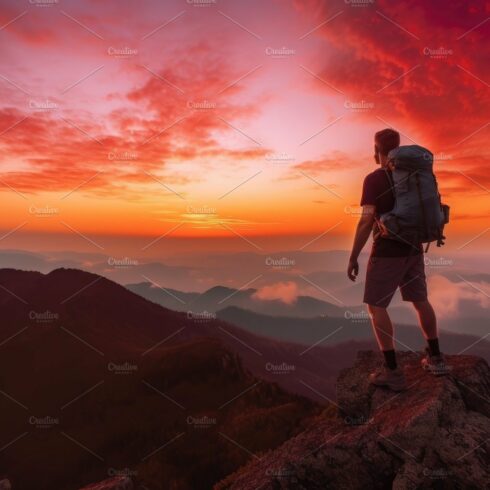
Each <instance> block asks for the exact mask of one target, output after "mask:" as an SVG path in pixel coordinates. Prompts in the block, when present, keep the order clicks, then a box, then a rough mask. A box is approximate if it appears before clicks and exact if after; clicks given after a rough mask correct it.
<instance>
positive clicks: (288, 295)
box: [253, 281, 299, 304]
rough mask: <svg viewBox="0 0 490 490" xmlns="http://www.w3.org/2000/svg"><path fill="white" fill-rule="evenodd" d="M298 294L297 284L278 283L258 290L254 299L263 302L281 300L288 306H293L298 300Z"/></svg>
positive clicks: (288, 282)
mask: <svg viewBox="0 0 490 490" xmlns="http://www.w3.org/2000/svg"><path fill="white" fill-rule="evenodd" d="M298 292H299V291H298V286H297V284H296V283H294V282H292V281H287V282H277V283H275V284H271V285H269V286H264V287H262V288H260V289H258V290H257V292H256V293H254V295H253V298H254V299H258V300H262V301H272V300H279V301H282V302H283V303H286V304H292V303H294V302H295V301H296V299H297V298H298Z"/></svg>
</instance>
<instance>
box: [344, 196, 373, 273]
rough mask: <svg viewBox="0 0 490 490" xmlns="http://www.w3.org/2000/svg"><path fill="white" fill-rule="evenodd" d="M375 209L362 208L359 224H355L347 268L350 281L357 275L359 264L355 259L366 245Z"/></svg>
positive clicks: (371, 206)
mask: <svg viewBox="0 0 490 490" xmlns="http://www.w3.org/2000/svg"><path fill="white" fill-rule="evenodd" d="M375 209H376V208H375V206H373V205H366V206H363V207H362V214H361V217H360V219H359V223H357V228H356V236H355V237H354V244H353V245H352V252H351V254H350V258H349V265H348V267H347V275H348V276H349V279H350V280H351V281H355V280H356V277H357V275H358V274H359V264H358V263H357V259H358V258H359V254H360V253H361V251H362V249H363V248H364V245H366V242H367V241H368V238H369V235H370V234H371V231H372V229H373V223H374V212H375Z"/></svg>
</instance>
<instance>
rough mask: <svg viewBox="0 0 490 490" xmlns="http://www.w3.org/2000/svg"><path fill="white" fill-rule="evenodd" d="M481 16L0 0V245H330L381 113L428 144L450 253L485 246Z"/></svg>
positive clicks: (400, 9) (345, 218) (380, 5)
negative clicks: (447, 217)
mask: <svg viewBox="0 0 490 490" xmlns="http://www.w3.org/2000/svg"><path fill="white" fill-rule="evenodd" d="M489 9H490V7H489V4H488V3H487V2H485V1H484V0H480V1H469V2H466V1H458V2H447V1H444V2H443V1H431V2H426V1H421V0H419V1H405V2H387V1H377V0H371V1H368V0H345V1H344V0H342V1H328V2H327V1H316V0H303V1H300V0H297V1H292V0H289V1H287V0H267V1H264V0H247V1H240V0H215V1H212V0H174V1H170V0H169V1H165V2H162V1H150V0H144V1H138V2H136V1H134V0H123V1H117V2H107V1H102V0H100V1H95V0H92V1H89V0H85V1H67V0H58V1H55V0H29V1H19V0H16V1H12V0H11V1H8V0H5V1H3V2H2V6H1V7H0V43H1V46H2V48H1V53H2V55H1V61H0V95H1V97H0V104H1V107H0V145H1V154H0V155H1V158H0V196H1V199H2V209H3V213H2V215H1V218H0V220H1V221H0V238H1V240H0V248H11V249H12V248H16V247H20V248H29V247H30V248H36V249H37V248H43V247H44V248H48V249H49V248H55V247H58V248H70V249H77V248H80V249H87V247H88V248H91V247H93V248H94V250H95V249H96V248H104V247H105V246H107V244H109V243H110V244H114V243H117V241H118V240H121V241H124V240H128V241H127V242H126V243H133V241H132V240H135V239H137V240H139V241H138V242H137V243H138V245H141V247H140V248H141V249H145V250H146V249H147V248H149V247H151V246H152V243H153V241H154V240H157V241H158V242H159V243H161V241H162V240H168V239H170V238H172V239H176V238H179V237H180V238H192V239H193V240H192V243H194V244H196V243H197V242H196V240H195V239H197V238H206V240H208V239H211V238H216V243H221V242H220V240H222V241H223V240H224V241H226V239H228V238H230V239H233V244H234V245H233V246H231V247H232V248H233V247H236V249H242V248H250V247H252V249H253V247H255V248H260V243H263V242H261V240H262V239H263V237H267V236H272V237H274V240H275V241H271V242H270V243H273V244H274V247H276V248H280V247H281V246H283V247H284V246H291V247H292V246H294V247H301V246H307V245H308V244H309V242H310V241H312V240H314V244H313V245H312V247H314V248H315V247H316V248H317V249H318V248H322V247H323V248H334V247H337V248H342V247H343V248H347V247H348V246H349V243H350V241H351V237H352V233H353V229H354V226H355V223H356V219H357V216H358V208H357V206H358V203H359V197H360V190H361V186H362V179H363V177H364V176H365V175H366V174H367V173H368V172H370V171H372V170H374V168H375V165H374V161H373V157H372V153H373V150H372V147H373V143H372V138H373V134H374V132H375V131H377V130H380V129H382V128H384V127H389V126H391V127H395V128H396V129H398V130H399V131H400V132H401V134H402V142H403V143H404V144H413V143H417V144H421V145H423V146H426V147H428V148H429V149H431V150H432V152H433V153H434V154H435V157H436V164H435V170H436V173H437V176H438V179H439V183H440V190H441V192H442V194H443V198H444V201H445V202H447V203H448V204H450V205H451V212H452V216H451V219H452V222H451V225H450V227H449V228H448V237H449V240H448V246H449V247H450V248H454V249H458V248H459V249H461V248H462V247H464V248H465V250H467V251H481V250H484V249H486V248H488V245H489V244H490V232H489V233H487V230H488V215H489V211H490V201H489V192H490V191H489V188H490V173H489V172H488V165H489V163H490V149H489V145H488V140H489V131H490V129H489V120H488V117H489V108H490V107H489V106H490V104H489V82H490V66H489V64H488V59H489V54H490V53H489V51H490V48H489V46H490V44H489V42H488V34H489V32H490V22H487V21H488V19H489ZM131 237H133V238H131ZM206 240H202V242H205V241H206ZM155 243H156V242H155ZM223 243H224V242H223ZM230 243H231V242H230ZM264 243H265V242H264ZM257 244H259V245H257ZM194 246H197V245H194Z"/></svg>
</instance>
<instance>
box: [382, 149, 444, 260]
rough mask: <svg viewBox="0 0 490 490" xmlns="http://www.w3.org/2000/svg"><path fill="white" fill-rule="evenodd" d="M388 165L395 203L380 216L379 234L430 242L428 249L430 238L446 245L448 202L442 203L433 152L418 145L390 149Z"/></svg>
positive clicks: (400, 239)
mask: <svg viewBox="0 0 490 490" xmlns="http://www.w3.org/2000/svg"><path fill="white" fill-rule="evenodd" d="M388 165H389V166H390V167H391V168H392V171H391V178H390V175H389V172H388V171H386V176H387V178H388V179H389V180H390V187H391V190H392V192H393V196H394V198H395V205H394V207H393V209H392V210H391V211H389V212H387V213H383V214H381V215H380V216H379V218H378V219H377V225H378V230H379V234H380V235H381V236H382V237H384V238H390V239H393V240H397V241H400V242H404V243H408V244H411V245H415V244H419V243H427V247H426V249H425V251H426V252H427V250H428V248H429V244H430V242H434V241H435V242H437V246H438V247H440V246H441V245H444V240H445V238H446V237H445V236H444V234H443V232H444V225H445V224H447V223H448V222H449V206H447V205H446V204H442V203H441V195H440V194H439V191H438V187H437V180H436V177H435V175H434V172H433V171H432V166H433V155H432V153H431V152H430V151H429V150H427V149H425V148H422V147H421V146H418V145H408V146H399V147H398V148H395V149H394V150H391V151H390V152H389V153H388Z"/></svg>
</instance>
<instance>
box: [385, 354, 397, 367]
mask: <svg viewBox="0 0 490 490" xmlns="http://www.w3.org/2000/svg"><path fill="white" fill-rule="evenodd" d="M383 355H384V356H385V363H386V366H387V367H388V369H396V367H397V365H396V354H395V351H394V350H384V351H383Z"/></svg>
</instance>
